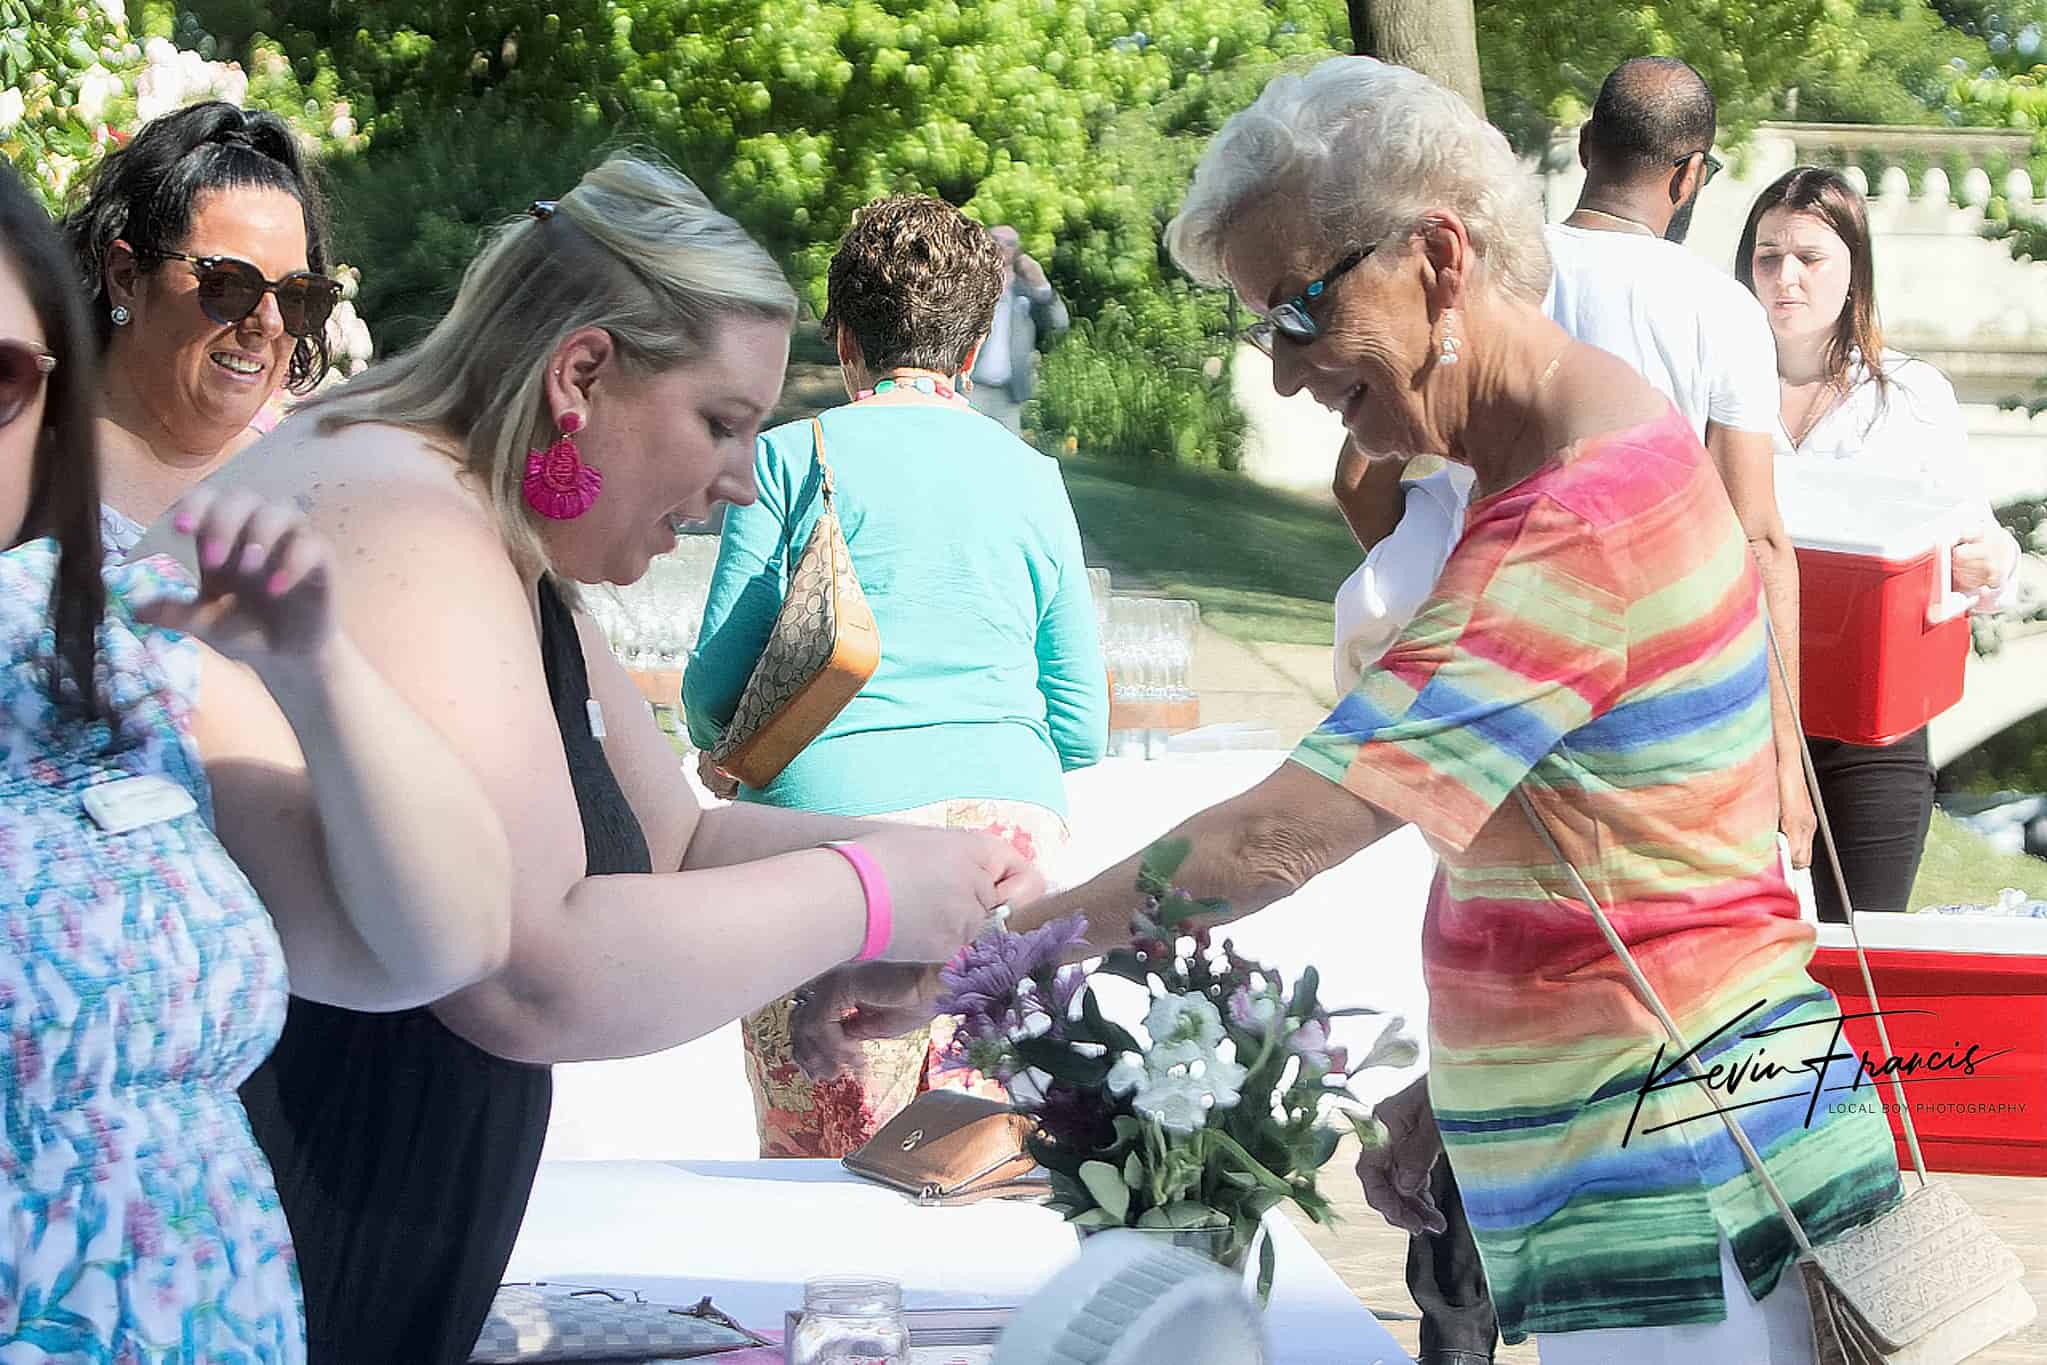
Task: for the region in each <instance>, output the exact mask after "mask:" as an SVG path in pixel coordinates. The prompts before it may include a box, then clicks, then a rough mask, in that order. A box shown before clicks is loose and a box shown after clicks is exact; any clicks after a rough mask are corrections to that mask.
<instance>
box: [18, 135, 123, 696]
mask: <svg viewBox="0 0 2047 1365" xmlns="http://www.w3.org/2000/svg"><path fill="white" fill-rule="evenodd" d="M0 259H4V260H5V261H6V262H7V264H8V265H9V266H10V267H12V268H13V270H14V272H15V274H17V275H18V276H20V278H21V287H22V288H23V289H24V290H25V291H26V292H27V294H28V297H29V302H30V304H31V305H32V306H33V307H34V308H35V311H36V319H37V321H38V322H40V323H41V324H42V329H43V345H44V346H45V347H47V348H48V350H49V352H50V354H51V355H53V356H55V357H56V358H57V368H56V369H54V370H52V371H51V372H50V375H49V377H48V378H47V379H45V380H44V381H43V426H42V430H41V431H40V432H38V433H37V434H36V448H35V465H34V468H33V469H32V470H31V472H30V475H29V494H28V514H27V516H26V517H25V518H24V519H23V521H22V526H21V531H20V533H19V537H18V538H19V539H27V538H30V537H34V536H52V537H54V538H55V539H56V541H57V550H58V554H59V559H58V563H57V581H56V582H55V583H54V584H52V585H51V588H50V621H51V623H52V625H53V626H54V627H55V630H56V636H57V649H56V655H55V661H56V662H55V666H54V667H53V669H52V671H51V676H50V679H49V691H50V698H51V700H52V701H54V702H56V703H57V704H58V705H59V706H61V707H64V708H65V709H68V710H73V711H76V712H77V713H79V714H80V715H82V716H83V717H85V718H87V719H96V718H100V717H102V716H103V714H104V711H103V707H102V704H101V700H100V692H99V688H98V686H97V681H96V680H97V674H96V664H95V660H96V658H97V654H98V641H99V629H100V621H101V619H102V618H103V617H104V616H105V615H106V606H107V590H106V583H105V580H104V579H102V578H101V577H100V555H101V552H100V523H99V507H100V496H99V468H98V462H97V458H96V456H95V446H94V436H93V425H92V422H93V412H94V405H95V401H96V400H95V399H94V396H93V395H94V391H95V388H96V385H95V383H94V372H95V370H96V369H97V368H98V359H99V356H98V350H97V348H96V347H95V346H94V345H93V339H92V330H91V328H90V327H88V326H87V325H86V320H85V303H84V300H82V299H81V298H80V297H79V293H78V287H77V285H76V284H75V283H74V281H73V279H72V274H71V262H70V261H69V260H68V259H67V257H66V253H65V250H64V242H63V239H62V238H60V237H58V235H57V231H56V228H55V227H54V226H53V225H52V224H51V222H50V219H49V216H48V215H47V214H45V213H44V212H43V206H42V205H41V204H39V203H38V202H36V200H35V198H34V197H33V196H32V195H30V194H29V192H28V188H27V186H25V185H23V184H22V183H21V181H20V179H19V178H18V177H17V176H16V175H15V173H14V170H13V168H12V167H10V166H8V165H7V164H6V163H5V162H0Z"/></svg>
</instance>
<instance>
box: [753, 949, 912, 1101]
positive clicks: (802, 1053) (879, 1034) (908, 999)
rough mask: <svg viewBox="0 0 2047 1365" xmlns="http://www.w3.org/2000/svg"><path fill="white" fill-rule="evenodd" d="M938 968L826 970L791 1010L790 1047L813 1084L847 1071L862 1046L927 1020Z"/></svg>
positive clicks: (878, 964)
mask: <svg viewBox="0 0 2047 1365" xmlns="http://www.w3.org/2000/svg"><path fill="white" fill-rule="evenodd" d="M939 990H940V986H939V981H938V968H937V967H936V966H931V965H928V964H919V963H908V964H904V963H894V962H875V963H868V964H865V965H859V966H852V967H841V968H839V969H838V970H837V971H835V972H828V973H826V974H825V975H823V976H821V977H819V978H818V979H817V980H815V981H813V982H811V983H810V984H809V985H808V986H805V987H804V988H803V989H802V990H800V991H798V992H797V993H796V1004H795V1007H794V1008H793V1009H791V1010H790V1011H789V1048H790V1052H791V1054H792V1055H793V1056H794V1057H795V1059H796V1065H798V1066H800V1067H802V1068H803V1070H804V1073H805V1074H806V1075H808V1076H809V1077H810V1078H811V1079H812V1080H816V1081H834V1080H837V1079H838V1078H839V1077H841V1076H843V1075H846V1074H847V1073H849V1072H851V1071H852V1070H853V1069H854V1068H855V1066H857V1065H858V1063H859V1061H860V1056H861V1048H860V1045H861V1044H862V1043H864V1042H867V1041H868V1040H870V1039H875V1038H900V1037H901V1036H903V1035H904V1034H906V1033H909V1032H911V1031H912V1030H914V1029H917V1028H921V1027H923V1026H924V1025H926V1024H929V1023H930V1022H931V1017H932V1004H933V1002H934V1001H936V1000H937V999H938V996H939Z"/></svg>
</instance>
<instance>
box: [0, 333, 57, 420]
mask: <svg viewBox="0 0 2047 1365" xmlns="http://www.w3.org/2000/svg"><path fill="white" fill-rule="evenodd" d="M56 368H57V357H55V356H53V355H51V354H50V353H49V351H47V350H46V349H44V348H43V347H41V346H39V345H37V344H36V343H35V342H33V341H0V427H4V426H7V425H9V424H10V423H12V422H13V421H14V419H15V418H17V417H19V416H21V414H22V412H23V411H24V410H25V409H26V408H27V407H28V405H29V404H30V403H32V402H34V401H35V396H36V393H37V392H38V391H39V390H40V389H41V388H42V387H43V381H44V380H45V379H47V378H49V376H50V372H51V371H52V370H54V369H56Z"/></svg>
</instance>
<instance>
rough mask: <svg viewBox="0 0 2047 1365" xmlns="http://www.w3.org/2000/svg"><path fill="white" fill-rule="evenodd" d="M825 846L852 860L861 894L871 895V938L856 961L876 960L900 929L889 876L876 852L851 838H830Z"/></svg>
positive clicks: (869, 920) (869, 900)
mask: <svg viewBox="0 0 2047 1365" xmlns="http://www.w3.org/2000/svg"><path fill="white" fill-rule="evenodd" d="M825 847H826V848H828V849H830V850H831V851H832V852H834V853H836V854H838V855H839V856H840V857H841V858H844V859H845V860H846V861H847V862H849V863H851V864H852V865H853V875H854V876H856V877H858V878H859V879H860V894H861V895H862V896H865V897H866V898H867V941H866V942H864V943H862V944H861V945H860V956H859V957H857V958H855V959H854V961H856V962H872V961H874V960H875V959H876V958H878V957H880V956H881V955H882V954H883V953H885V952H887V951H888V945H889V940H890V939H892V938H894V937H895V932H896V903H895V901H894V899H893V898H891V897H890V895H889V893H888V877H887V876H886V875H885V874H884V873H883V872H882V870H881V864H880V863H877V862H876V861H874V855H873V854H871V853H869V852H868V851H867V850H866V849H864V848H862V847H860V845H858V844H856V843H854V842H853V841H852V840H851V839H832V840H828V841H827V842H826V843H825Z"/></svg>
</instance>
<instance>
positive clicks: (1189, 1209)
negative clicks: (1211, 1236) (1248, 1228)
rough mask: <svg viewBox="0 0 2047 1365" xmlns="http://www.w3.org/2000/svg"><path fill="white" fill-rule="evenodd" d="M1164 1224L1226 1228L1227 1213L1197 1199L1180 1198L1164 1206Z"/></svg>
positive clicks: (1169, 1225)
mask: <svg viewBox="0 0 2047 1365" xmlns="http://www.w3.org/2000/svg"><path fill="white" fill-rule="evenodd" d="M1164 1212H1165V1215H1166V1225H1167V1226H1168V1227H1174V1228H1226V1227H1228V1226H1229V1225H1230V1220H1229V1217H1228V1215H1226V1214H1224V1213H1222V1212H1220V1211H1218V1210H1216V1209H1212V1208H1210V1207H1209V1206H1208V1205H1206V1204H1204V1203H1202V1202H1201V1201H1200V1200H1198V1199H1182V1200H1179V1201H1178V1202H1176V1203H1172V1204H1168V1205H1166V1207H1165V1210H1164Z"/></svg>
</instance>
